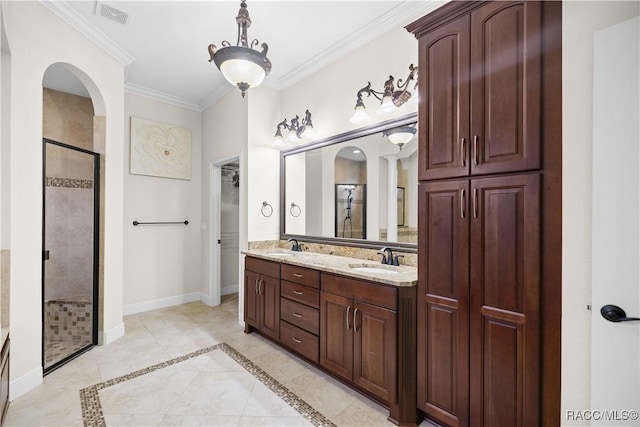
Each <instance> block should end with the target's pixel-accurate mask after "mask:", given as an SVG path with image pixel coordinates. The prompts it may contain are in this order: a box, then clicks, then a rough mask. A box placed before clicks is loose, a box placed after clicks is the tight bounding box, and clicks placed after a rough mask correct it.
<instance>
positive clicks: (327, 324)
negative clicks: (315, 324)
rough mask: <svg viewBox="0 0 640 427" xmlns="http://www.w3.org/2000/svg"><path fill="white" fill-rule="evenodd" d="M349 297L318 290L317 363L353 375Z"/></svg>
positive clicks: (336, 371)
mask: <svg viewBox="0 0 640 427" xmlns="http://www.w3.org/2000/svg"><path fill="white" fill-rule="evenodd" d="M353 309H354V307H353V300H351V299H349V298H345V297H343V296H340V295H335V294H331V293H328V292H320V364H321V365H322V366H324V367H325V368H327V369H330V370H331V371H332V372H333V373H335V374H337V375H339V376H341V377H343V378H345V379H347V380H349V381H351V379H352V378H353V330H352V328H353Z"/></svg>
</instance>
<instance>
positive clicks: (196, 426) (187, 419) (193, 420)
mask: <svg viewBox="0 0 640 427" xmlns="http://www.w3.org/2000/svg"><path fill="white" fill-rule="evenodd" d="M239 422H240V417H237V416H229V415H227V416H213V415H209V416H205V415H165V416H164V418H163V419H162V421H161V422H160V423H159V424H158V426H162V427H179V426H192V427H200V426H202V427H208V426H211V427H214V426H237V425H238V423H239Z"/></svg>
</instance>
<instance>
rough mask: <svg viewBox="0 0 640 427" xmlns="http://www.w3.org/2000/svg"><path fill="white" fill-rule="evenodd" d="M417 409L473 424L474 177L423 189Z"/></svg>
mask: <svg viewBox="0 0 640 427" xmlns="http://www.w3.org/2000/svg"><path fill="white" fill-rule="evenodd" d="M418 198H419V201H418V203H419V204H418V206H419V217H420V222H419V228H418V266H419V267H418V312H417V314H418V407H419V409H421V410H422V411H424V412H425V413H427V414H429V416H430V417H431V418H433V419H435V420H437V421H439V422H441V423H443V424H446V425H460V426H464V425H469V421H468V417H469V391H468V388H469V382H468V381H469V218H470V216H471V215H472V213H471V211H470V209H469V208H470V204H469V200H470V192H469V180H459V181H448V182H430V183H421V184H420V185H419V189H418Z"/></svg>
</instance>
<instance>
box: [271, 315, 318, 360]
mask: <svg viewBox="0 0 640 427" xmlns="http://www.w3.org/2000/svg"><path fill="white" fill-rule="evenodd" d="M280 342H281V343H282V344H283V345H285V346H286V347H289V348H290V349H292V350H293V351H295V352H297V353H300V354H302V355H303V356H305V357H307V358H309V359H311V360H313V361H314V362H316V363H318V353H319V345H318V337H317V336H315V335H313V334H310V333H309V332H307V331H305V330H302V329H300V328H297V327H295V326H293V325H290V324H289V323H287V322H285V321H283V320H281V321H280Z"/></svg>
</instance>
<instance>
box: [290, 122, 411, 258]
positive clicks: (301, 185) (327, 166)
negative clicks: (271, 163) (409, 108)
mask: <svg viewBox="0 0 640 427" xmlns="http://www.w3.org/2000/svg"><path fill="white" fill-rule="evenodd" d="M415 123H416V114H410V115H408V116H404V117H401V118H398V119H394V120H388V121H385V122H382V123H378V124H376V125H371V126H367V127H364V128H361V129H358V130H356V131H352V132H347V133H344V134H340V135H336V136H335V137H331V138H327V139H325V140H322V141H319V142H317V143H314V144H311V145H310V146H306V147H296V148H293V149H290V150H286V151H283V152H281V167H282V170H281V174H282V176H281V178H282V180H281V183H282V188H281V192H282V194H281V230H282V231H281V238H283V239H287V238H290V237H296V238H299V239H301V240H307V241H310V242H326V243H334V244H336V243H339V244H347V245H351V246H361V247H377V246H385V245H386V246H391V247H398V248H403V249H405V250H409V251H412V250H415V247H416V243H417V217H418V201H417V196H418V150H417V148H418V138H417V137H414V138H413V139H412V140H410V141H409V142H407V143H406V144H404V145H403V146H402V147H399V146H398V145H396V144H394V143H393V142H391V141H390V140H389V138H388V137H387V134H388V132H387V131H389V130H390V129H394V128H397V127H401V126H405V127H406V126H414V125H415ZM292 203H293V204H295V206H296V209H295V211H292V210H291V209H290V208H289V207H290V206H292ZM292 213H296V214H297V216H295V215H293V214H292Z"/></svg>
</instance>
